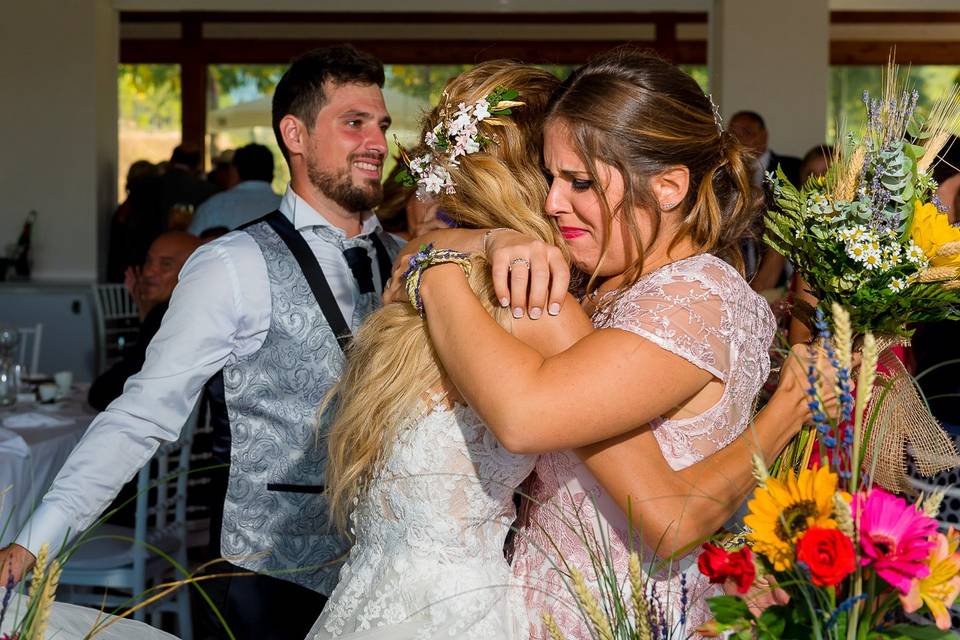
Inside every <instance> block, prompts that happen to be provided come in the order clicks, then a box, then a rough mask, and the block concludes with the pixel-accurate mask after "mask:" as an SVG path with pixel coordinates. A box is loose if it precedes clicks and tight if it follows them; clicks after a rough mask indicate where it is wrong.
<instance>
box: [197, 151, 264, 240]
mask: <svg viewBox="0 0 960 640" xmlns="http://www.w3.org/2000/svg"><path fill="white" fill-rule="evenodd" d="M233 167H234V169H236V170H237V177H239V178H240V182H239V183H238V184H237V185H236V186H234V187H233V188H231V189H228V190H226V191H221V192H220V193H218V194H216V195H215V196H212V197H211V198H210V199H209V200H207V201H206V202H204V203H203V204H201V205H200V206H199V207H198V208H197V211H196V213H194V214H193V220H192V221H191V222H190V228H189V229H188V231H190V233H193V234H196V235H200V234H202V233H203V232H204V231H206V230H207V229H210V228H213V227H226V228H227V229H229V230H231V231H232V230H234V229H236V228H237V227H239V226H241V225H243V224H246V223H247V222H250V221H251V220H256V219H257V218H260V217H262V216H265V215H266V214H268V213H270V212H271V211H276V209H277V207H279V206H280V196H278V195H277V194H276V193H274V191H273V188H272V187H271V186H270V183H271V182H273V154H272V153H271V152H270V149H268V148H267V147H265V146H263V145H262V144H256V143H251V144H248V145H246V146H245V147H240V148H239V149H237V150H236V152H235V153H234V154H233Z"/></svg>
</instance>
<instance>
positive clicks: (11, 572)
mask: <svg viewBox="0 0 960 640" xmlns="http://www.w3.org/2000/svg"><path fill="white" fill-rule="evenodd" d="M36 561H37V559H36V558H35V557H33V554H32V553H30V552H29V551H27V550H26V549H24V548H23V547H21V546H20V545H18V544H11V545H8V546H6V547H4V548H3V549H0V576H2V579H0V585H2V586H4V587H6V586H7V585H8V584H9V581H10V578H11V576H12V577H13V583H14V584H16V583H18V582H20V581H21V580H23V577H24V576H25V575H27V572H28V571H30V569H32V568H33V565H34V564H35V563H36Z"/></svg>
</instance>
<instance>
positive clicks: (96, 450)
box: [16, 233, 270, 555]
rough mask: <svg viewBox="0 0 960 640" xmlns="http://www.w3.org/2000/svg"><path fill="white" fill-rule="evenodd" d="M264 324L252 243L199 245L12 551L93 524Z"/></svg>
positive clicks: (266, 305)
mask: <svg viewBox="0 0 960 640" xmlns="http://www.w3.org/2000/svg"><path fill="white" fill-rule="evenodd" d="M241 283H243V286H242V287H241ZM269 318H270V297H269V283H268V282H267V275H266V267H265V264H264V262H263V257H262V255H261V254H260V251H259V249H258V248H257V246H256V244H255V243H254V242H253V240H252V238H250V237H249V236H248V235H247V234H245V233H234V234H229V235H228V236H224V237H223V238H221V239H219V240H216V241H214V242H212V243H210V244H208V245H204V246H203V247H200V249H198V250H197V251H196V252H195V253H194V254H193V256H191V257H190V259H189V260H188V261H187V263H186V264H185V265H184V267H183V269H182V270H181V272H180V277H179V282H178V283H177V286H176V288H175V289H174V292H173V296H172V297H171V299H170V308H169V309H168V310H167V312H166V314H165V315H164V318H163V323H162V324H161V325H160V330H159V331H158V332H157V334H156V336H154V338H153V340H152V341H151V342H150V345H149V347H147V353H146V360H145V362H144V365H143V369H141V370H140V372H139V373H137V374H136V375H134V376H132V377H131V378H130V379H129V380H128V381H127V383H126V385H125V386H124V389H123V394H122V395H121V396H120V397H119V398H117V399H116V400H114V401H113V402H112V403H111V404H110V406H108V407H107V409H106V410H105V411H103V412H102V413H100V414H99V415H98V416H97V417H96V418H95V419H94V421H93V422H92V423H91V425H90V427H89V428H88V429H87V432H86V434H84V436H83V438H82V439H81V440H80V442H79V444H77V446H76V448H75V449H74V450H73V452H72V453H71V454H70V456H69V457H68V458H67V461H66V462H65V463H64V465H63V467H62V468H61V469H60V472H59V474H58V475H57V477H56V479H55V480H54V482H53V485H52V486H51V488H50V490H49V491H48V492H47V494H46V495H45V496H44V498H43V502H42V503H41V504H40V506H39V507H38V508H37V510H36V511H35V512H34V514H33V516H32V517H31V518H30V520H29V521H28V522H27V524H26V525H25V526H24V528H23V530H22V531H21V532H20V533H19V535H18V536H17V539H16V542H17V544H20V545H21V546H23V547H26V548H27V549H29V550H30V551H31V552H32V553H33V554H34V555H36V554H37V552H38V551H39V549H40V546H41V544H43V543H44V542H47V543H49V544H50V549H51V551H54V550H57V549H59V548H60V545H61V544H63V543H64V542H65V541H66V540H68V539H69V538H71V537H72V536H74V535H75V534H76V533H78V532H80V531H83V530H84V529H86V528H87V527H89V526H90V525H91V524H92V523H93V522H94V521H96V519H97V518H98V517H99V516H100V514H101V512H102V511H103V510H104V509H105V508H106V507H107V505H108V504H110V501H111V500H113V498H114V497H116V495H117V493H118V492H119V491H120V489H121V487H122V486H123V485H124V483H126V482H127V481H129V480H130V479H131V478H132V477H133V476H134V475H135V474H136V473H137V471H138V470H139V469H140V468H141V467H142V466H143V465H144V464H146V463H147V461H149V460H150V458H151V457H152V456H153V454H154V452H155V451H156V450H157V448H158V447H159V446H160V444H161V443H163V442H169V441H173V440H176V439H177V438H178V437H179V435H180V432H181V430H182V429H183V425H184V423H185V422H186V419H187V417H188V416H189V415H190V412H191V411H192V409H193V407H194V405H195V404H196V402H197V399H198V397H199V396H200V392H201V390H202V388H203V385H204V384H205V383H206V382H207V380H208V379H209V378H210V377H211V376H212V375H213V374H215V373H216V372H217V371H219V370H220V369H222V368H223V366H224V365H225V364H227V363H228V362H230V361H235V360H236V359H237V358H242V357H243V356H245V355H248V354H249V353H252V352H254V351H256V350H257V349H259V348H260V346H261V345H262V344H263V339H264V336H265V334H266V331H267V330H268V329H269Z"/></svg>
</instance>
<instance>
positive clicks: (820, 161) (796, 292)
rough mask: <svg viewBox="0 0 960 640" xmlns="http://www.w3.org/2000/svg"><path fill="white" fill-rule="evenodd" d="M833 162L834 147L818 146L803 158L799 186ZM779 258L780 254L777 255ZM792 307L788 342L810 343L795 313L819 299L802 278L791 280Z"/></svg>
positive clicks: (807, 332) (806, 327) (801, 319)
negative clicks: (801, 302) (800, 304)
mask: <svg viewBox="0 0 960 640" xmlns="http://www.w3.org/2000/svg"><path fill="white" fill-rule="evenodd" d="M831 162H833V147H831V146H830V145H825V144H818V145H817V146H815V147H813V148H812V149H810V150H809V151H807V153H806V154H805V155H804V156H803V162H802V163H801V165H800V174H799V178H798V182H797V186H800V185H803V184H804V183H806V181H807V180H809V179H810V178H812V177H814V176H822V175H824V174H825V173H826V172H827V169H829V168H830V163H831ZM777 255H778V256H779V255H780V254H779V253H777ZM788 299H789V303H790V306H791V310H790V315H789V331H788V333H787V342H789V343H790V344H791V345H794V344H798V343H800V342H810V339H811V337H812V334H811V333H810V327H808V326H807V324H806V322H804V320H805V318H804V317H803V315H802V314H798V313H796V312H794V311H793V308H795V307H796V304H797V302H798V301H803V302H805V303H806V304H808V305H810V306H811V307H814V306H816V304H817V299H816V298H814V297H813V296H812V295H810V292H809V291H807V283H806V282H804V281H803V279H802V278H800V276H792V277H791V278H790V295H789V296H788Z"/></svg>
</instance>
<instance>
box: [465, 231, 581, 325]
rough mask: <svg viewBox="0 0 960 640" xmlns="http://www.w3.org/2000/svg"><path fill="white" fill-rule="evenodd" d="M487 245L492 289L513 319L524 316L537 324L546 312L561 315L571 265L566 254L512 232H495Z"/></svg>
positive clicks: (489, 237) (550, 245) (546, 244)
mask: <svg viewBox="0 0 960 640" xmlns="http://www.w3.org/2000/svg"><path fill="white" fill-rule="evenodd" d="M488 233H489V235H488V236H487V241H486V243H485V245H486V246H485V247H484V248H485V249H486V258H487V262H489V263H490V269H491V274H492V276H493V289H494V291H495V292H496V295H497V299H498V300H499V301H500V304H501V305H503V306H504V307H506V306H508V305H509V306H510V308H511V309H512V310H513V317H514V318H522V317H523V315H524V312H526V313H527V315H529V316H530V319H532V320H536V319H538V318H540V316H541V315H543V311H544V310H546V311H547V313H548V314H550V315H552V316H555V315H558V314H559V313H560V309H561V308H562V307H563V303H564V299H565V298H566V295H567V288H568V287H569V286H570V265H568V264H567V261H566V260H565V259H564V257H563V252H562V251H560V249H558V248H557V247H555V246H553V245H552V244H549V243H546V242H544V241H543V240H538V239H536V238H531V237H529V236H526V235H524V234H522V233H519V232H517V231H513V230H510V229H492V230H491V231H489V232H488Z"/></svg>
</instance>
